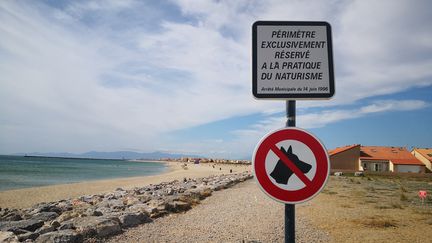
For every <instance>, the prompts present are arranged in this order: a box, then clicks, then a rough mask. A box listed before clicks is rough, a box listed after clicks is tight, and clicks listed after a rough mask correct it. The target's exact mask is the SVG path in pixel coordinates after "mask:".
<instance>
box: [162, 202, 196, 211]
mask: <svg viewBox="0 0 432 243" xmlns="http://www.w3.org/2000/svg"><path fill="white" fill-rule="evenodd" d="M165 208H166V210H168V211H170V212H174V213H179V212H184V211H187V210H189V209H191V205H190V203H187V202H182V201H170V202H167V203H166V206H165Z"/></svg>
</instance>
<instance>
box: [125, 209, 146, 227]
mask: <svg viewBox="0 0 432 243" xmlns="http://www.w3.org/2000/svg"><path fill="white" fill-rule="evenodd" d="M119 220H120V224H121V226H122V227H123V228H129V227H134V226H137V225H139V224H142V223H145V222H148V221H150V220H149V217H148V216H147V215H146V214H143V213H140V212H136V213H134V212H129V213H125V214H122V215H120V216H119Z"/></svg>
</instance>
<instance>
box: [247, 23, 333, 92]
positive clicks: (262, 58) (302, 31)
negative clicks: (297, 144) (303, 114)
mask: <svg viewBox="0 0 432 243" xmlns="http://www.w3.org/2000/svg"><path fill="white" fill-rule="evenodd" d="M252 29H253V37H252V39H253V43H252V46H253V50H252V56H253V68H252V69H253V74H252V76H253V77H252V86H253V94H254V96H255V97H256V98H258V99H278V98H279V99H322V98H330V97H332V96H333V95H334V72H333V55H332V42H331V27H330V25H329V24H328V23H327V22H287V21H257V22H255V23H254V24H253V27H252Z"/></svg>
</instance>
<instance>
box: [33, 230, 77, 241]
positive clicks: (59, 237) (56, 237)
mask: <svg viewBox="0 0 432 243" xmlns="http://www.w3.org/2000/svg"><path fill="white" fill-rule="evenodd" d="M82 241H83V237H82V235H80V234H78V233H77V232H75V231H73V230H60V231H54V232H50V233H47V234H43V235H41V236H39V237H38V238H37V239H36V242H37V243H52V242H55V243H78V242H82Z"/></svg>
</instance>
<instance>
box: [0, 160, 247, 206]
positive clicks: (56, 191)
mask: <svg viewBox="0 0 432 243" xmlns="http://www.w3.org/2000/svg"><path fill="white" fill-rule="evenodd" d="M137 163H138V162H137ZM143 163H145V162H143ZM165 163H168V165H169V167H170V168H169V170H168V172H166V173H163V174H160V175H154V176H143V177H129V178H121V179H113V180H98V181H88V182H79V183H72V184H62V185H52V186H44V187H33V188H25V189H17V190H8V191H2V192H0V208H26V207H30V206H32V205H34V204H37V203H41V202H50V201H56V200H62V199H67V198H75V197H78V196H82V195H89V194H99V193H106V192H109V191H113V190H115V189H116V188H119V187H120V188H123V189H131V188H134V187H138V186H145V185H149V184H156V183H160V182H164V181H172V180H180V179H183V178H185V177H186V178H198V177H205V176H209V175H217V174H228V173H230V170H232V171H233V173H235V172H243V171H245V170H250V169H251V167H250V166H244V165H229V164H217V165H214V168H213V167H212V165H213V164H199V165H195V164H187V169H183V168H182V166H181V165H183V163H179V162H165Z"/></svg>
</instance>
